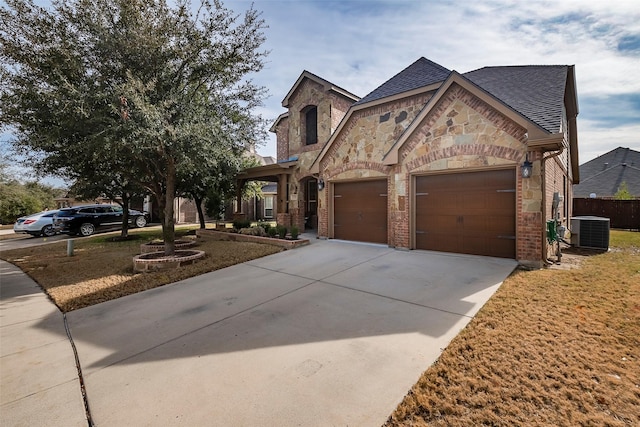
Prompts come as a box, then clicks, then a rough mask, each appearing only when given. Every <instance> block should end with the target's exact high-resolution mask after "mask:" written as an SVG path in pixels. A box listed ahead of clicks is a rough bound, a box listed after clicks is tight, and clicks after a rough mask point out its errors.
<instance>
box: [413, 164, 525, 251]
mask: <svg viewBox="0 0 640 427" xmlns="http://www.w3.org/2000/svg"><path fill="white" fill-rule="evenodd" d="M415 206H416V207H415V209H416V220H415V221H416V228H415V229H416V234H415V243H416V248H417V249H429V250H435V251H443V252H457V253H465V254H474V255H487V256H495V257H501V258H515V241H516V240H515V234H516V231H515V227H516V221H515V217H516V211H515V209H516V176H515V171H514V170H498V171H487V172H469V173H459V174H446V175H430V176H420V177H416V204H415Z"/></svg>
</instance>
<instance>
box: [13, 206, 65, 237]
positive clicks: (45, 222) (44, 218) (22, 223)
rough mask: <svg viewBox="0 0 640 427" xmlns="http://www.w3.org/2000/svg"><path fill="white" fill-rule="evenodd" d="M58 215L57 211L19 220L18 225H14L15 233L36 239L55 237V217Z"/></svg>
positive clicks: (39, 213)
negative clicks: (28, 235) (29, 235)
mask: <svg viewBox="0 0 640 427" xmlns="http://www.w3.org/2000/svg"><path fill="white" fill-rule="evenodd" d="M57 213H58V211H57V210H53V211H44V212H38V213H36V214H33V215H29V216H23V217H21V218H18V220H17V221H16V223H15V224H13V231H14V232H16V233H26V234H31V235H32V236H34V237H38V236H45V237H51V236H54V235H55V234H56V230H55V229H54V228H53V216H54V215H55V214H57Z"/></svg>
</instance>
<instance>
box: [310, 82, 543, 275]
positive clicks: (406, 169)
mask: <svg viewBox="0 0 640 427" xmlns="http://www.w3.org/2000/svg"><path fill="white" fill-rule="evenodd" d="M431 95H432V94H427V95H424V96H421V97H413V98H408V99H404V100H400V101H396V102H393V103H390V104H384V105H381V106H376V107H373V108H371V109H366V110H362V111H357V112H355V113H354V114H353V115H352V116H351V117H350V119H349V123H347V124H346V125H345V126H344V128H343V129H342V131H341V135H339V136H338V137H337V139H336V140H335V141H334V144H333V146H332V147H331V148H330V149H329V151H328V153H327V155H326V156H325V157H324V158H323V160H322V162H321V164H320V171H321V175H322V177H323V178H324V179H325V181H327V182H329V181H333V182H337V181H341V180H355V179H367V178H376V177H387V179H388V224H389V234H388V237H389V240H388V242H389V245H390V246H392V247H402V248H410V247H411V244H412V243H411V237H412V236H411V221H412V219H411V217H410V212H411V208H412V203H413V201H412V199H411V193H410V189H411V185H412V182H411V177H412V176H413V175H416V174H418V175H419V174H424V173H430V172H437V171H448V170H452V169H457V170H460V171H461V172H462V171H465V170H483V169H484V170H488V169H492V168H494V167H498V168H504V167H513V168H515V169H516V176H517V179H516V187H517V188H516V203H517V206H516V236H517V240H516V257H517V259H518V260H529V261H534V262H535V261H536V260H540V254H541V253H542V247H541V238H540V230H541V227H543V223H542V217H541V215H542V213H541V200H542V193H541V176H540V166H539V162H537V164H536V168H534V176H533V177H532V178H529V179H525V180H523V179H522V178H521V177H520V168H519V166H520V164H521V163H522V161H523V160H524V157H525V152H526V142H525V141H526V136H525V134H526V130H525V129H524V128H522V127H521V126H519V125H517V124H516V123H514V122H512V121H511V120H509V119H508V118H507V117H505V116H504V115H502V114H501V113H500V112H498V111H496V110H495V109H493V108H492V107H491V106H489V105H488V104H486V103H485V102H484V101H482V100H481V99H479V98H477V97H475V96H474V95H473V94H471V93H469V92H467V91H465V90H464V89H462V88H461V87H458V86H455V85H454V86H453V87H451V88H450V89H449V90H448V91H447V93H446V94H445V95H444V96H443V97H442V98H441V99H440V100H439V102H438V104H437V105H436V106H435V107H434V108H433V109H432V110H431V112H430V113H429V114H428V115H427V116H426V117H425V118H424V119H423V120H422V122H421V124H420V126H419V127H418V129H416V130H415V131H414V133H413V134H412V135H411V136H410V137H409V139H408V140H407V141H406V142H405V144H404V147H402V149H401V150H400V152H399V159H400V162H399V164H397V165H394V166H385V165H383V164H382V159H383V156H384V155H385V154H386V153H387V152H388V150H389V149H390V148H391V146H392V144H393V143H394V142H395V141H396V140H397V139H398V137H399V136H400V135H401V133H402V132H404V130H405V129H406V128H407V127H408V126H409V124H411V122H412V121H413V119H414V118H415V117H416V115H417V114H418V113H419V112H420V110H421V108H422V107H423V106H424V104H425V103H426V102H427V101H428V99H429V98H430V96H431ZM530 160H532V161H536V160H539V158H537V157H536V155H535V154H533V155H532V156H530ZM330 195H331V194H330V191H327V189H325V191H323V192H321V193H320V195H319V199H321V208H320V207H319V216H320V221H319V229H318V234H319V235H320V236H329V234H330V233H329V231H330V227H329V225H330V224H329V215H328V214H329V211H328V207H329V197H330Z"/></svg>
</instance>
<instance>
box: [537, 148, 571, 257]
mask: <svg viewBox="0 0 640 427" xmlns="http://www.w3.org/2000/svg"><path fill="white" fill-rule="evenodd" d="M563 151H564V146H563V147H560V150H558V151H556V152H555V153H553V154H551V155H550V156H547V157H545V156H544V151H543V152H542V160H541V161H540V174H541V176H540V178H541V179H540V184H541V187H542V188H541V189H542V221H543V224H544V227H542V230H543V231H542V246H541V247H542V262H543V264H544V265H546V266H549V265H551V263H550V262H549V261H547V227H546V225H547V187H546V176H547V174H546V167H545V164H546V161H547V160H549V159H552V158H554V157H558V156H559V155H560V154H562V152H563ZM565 203H567V202H566V201H565Z"/></svg>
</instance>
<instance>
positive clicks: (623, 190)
mask: <svg viewBox="0 0 640 427" xmlns="http://www.w3.org/2000/svg"><path fill="white" fill-rule="evenodd" d="M613 198H614V199H616V200H632V199H634V197H633V194H631V193H630V192H629V187H627V183H626V182H625V181H622V182H621V183H620V186H619V187H618V191H616V194H614V195H613Z"/></svg>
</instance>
